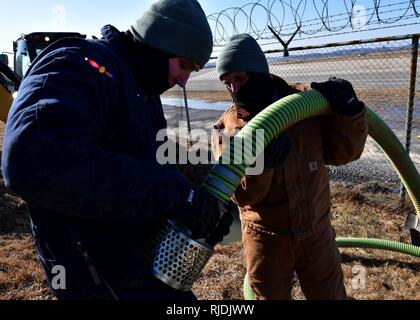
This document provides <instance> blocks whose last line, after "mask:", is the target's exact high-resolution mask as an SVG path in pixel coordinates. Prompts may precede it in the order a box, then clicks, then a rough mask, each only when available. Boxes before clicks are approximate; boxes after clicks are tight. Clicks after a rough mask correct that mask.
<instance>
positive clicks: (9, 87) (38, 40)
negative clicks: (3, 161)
mask: <svg viewBox="0 0 420 320" xmlns="http://www.w3.org/2000/svg"><path fill="white" fill-rule="evenodd" d="M67 37H77V38H86V36H85V35H82V34H80V33H76V32H34V33H31V34H28V35H22V36H21V37H20V38H19V39H17V40H16V41H14V42H13V53H14V70H12V69H10V68H9V66H8V62H9V61H8V57H7V55H0V121H2V122H4V123H5V122H6V121H7V115H8V113H9V110H10V107H11V105H12V103H13V94H14V93H15V92H17V90H18V89H19V86H20V82H21V80H22V78H23V77H24V76H25V74H26V72H27V71H28V69H29V67H30V66H31V64H32V62H33V61H34V60H35V58H36V57H37V56H38V55H39V54H40V53H41V51H42V50H44V49H45V48H46V47H48V46H49V45H50V44H52V43H54V42H55V41H57V40H59V39H62V38H67Z"/></svg>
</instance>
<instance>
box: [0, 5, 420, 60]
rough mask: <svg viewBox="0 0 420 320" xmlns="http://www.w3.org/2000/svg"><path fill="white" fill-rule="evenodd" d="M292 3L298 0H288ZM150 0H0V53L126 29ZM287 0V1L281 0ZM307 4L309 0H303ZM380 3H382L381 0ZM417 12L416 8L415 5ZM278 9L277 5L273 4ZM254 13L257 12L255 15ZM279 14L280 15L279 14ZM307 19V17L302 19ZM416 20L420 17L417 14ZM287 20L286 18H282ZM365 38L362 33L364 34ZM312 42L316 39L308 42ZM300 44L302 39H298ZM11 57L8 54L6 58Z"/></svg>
mask: <svg viewBox="0 0 420 320" xmlns="http://www.w3.org/2000/svg"><path fill="white" fill-rule="evenodd" d="M256 1H257V0H254V1H251V0H199V2H200V3H201V5H202V7H203V9H204V11H205V12H206V14H207V15H210V14H211V13H215V12H219V11H221V10H223V9H226V8H229V7H236V6H242V5H244V4H247V3H250V2H256ZM260 1H261V3H264V4H265V3H267V1H269V0H260ZM291 1H292V2H293V3H295V2H299V1H300V0H291ZM401 1H403V0H388V1H386V3H385V4H390V3H400V2H401ZM153 2H154V0H120V1H103V0H101V1H99V0H90V1H86V0H38V1H30V0H14V1H10V0H7V1H6V0H0V8H2V10H1V13H2V17H1V19H0V53H1V52H3V51H6V52H12V50H13V49H12V42H13V41H14V40H16V39H17V38H19V36H20V35H21V34H23V33H26V34H28V33H31V32H36V31H53V32H54V31H55V32H57V31H66V32H79V33H82V34H86V35H88V37H90V36H91V35H96V36H98V35H99V31H100V29H101V27H102V26H104V25H106V24H112V25H114V26H115V27H117V28H118V29H120V30H126V29H128V28H129V26H130V25H131V24H132V23H134V22H135V21H136V19H137V18H138V17H139V16H140V15H141V13H142V12H143V11H144V10H145V9H146V8H148V7H149V6H150V4H151V3H153ZM285 2H288V1H285ZM307 3H308V7H309V5H310V3H312V0H311V1H309V0H308V1H307ZM357 3H358V4H365V5H366V6H367V7H372V3H373V0H357ZM381 3H384V2H383V1H382V2H381ZM417 9H418V11H419V12H420V10H419V8H417ZM276 10H278V11H280V10H281V6H279V5H278V6H276ZM343 10H344V5H343V1H337V0H330V2H329V13H330V15H331V14H334V13H335V12H340V13H342V12H343ZM314 14H315V13H314V10H307V17H311V15H314ZM256 16H257V17H258V15H256ZM279 16H280V15H279ZM306 20H307V19H306ZM418 20H419V21H420V18H418ZM286 23H290V21H286ZM418 30H419V25H416V26H407V27H403V28H399V29H384V30H378V31H375V32H370V33H369V34H368V35H367V37H380V36H388V35H397V34H408V33H415V32H419V31H418ZM357 36H358V35H356V36H353V37H352V38H350V36H349V37H340V38H336V39H331V40H317V41H318V43H319V41H329V42H333V41H337V40H338V41H347V40H354V37H356V38H357ZM364 37H365V38H366V35H364ZM310 44H316V43H310ZM298 45H302V43H298ZM11 58H12V57H10V60H12V59H11Z"/></svg>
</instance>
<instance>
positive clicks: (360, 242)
mask: <svg viewBox="0 0 420 320" xmlns="http://www.w3.org/2000/svg"><path fill="white" fill-rule="evenodd" d="M336 241H337V245H338V247H339V248H367V249H379V250H387V251H393V252H399V253H404V254H408V255H411V256H413V257H420V247H417V246H414V245H412V244H407V243H401V242H395V241H388V240H379V239H358V238H337V239H336Z"/></svg>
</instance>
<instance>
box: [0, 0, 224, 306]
mask: <svg viewBox="0 0 420 320" xmlns="http://www.w3.org/2000/svg"><path fill="white" fill-rule="evenodd" d="M102 35H103V38H101V39H99V40H83V39H76V38H74V39H73V38H67V39H62V40H59V41H58V42H56V43H54V44H53V45H51V46H50V47H49V48H47V49H46V50H45V51H43V52H42V53H41V54H40V56H39V57H38V58H37V59H36V60H35V61H34V63H33V64H32V67H31V68H30V70H29V71H28V73H27V75H26V77H25V79H24V80H23V82H22V85H21V87H20V91H19V96H18V97H17V99H16V100H15V102H14V104H13V106H12V109H11V112H10V115H9V118H8V123H7V127H6V133H5V140H4V147H3V158H2V171H3V175H4V179H5V182H6V186H7V187H8V188H9V189H11V190H12V191H14V192H15V193H17V194H18V195H19V196H21V197H22V198H23V199H24V200H25V201H26V202H27V204H28V208H29V214H30V217H31V220H32V227H33V228H32V229H33V236H34V240H35V244H36V249H37V252H38V255H39V258H40V260H41V263H42V266H43V269H44V271H45V274H46V277H47V279H48V282H49V285H50V289H51V290H52V292H53V293H54V294H55V295H56V296H57V297H58V298H59V299H177V300H178V299H179V300H194V299H195V297H194V295H193V294H192V293H191V292H187V293H182V292H179V291H176V290H174V289H172V288H170V287H168V286H166V285H165V284H163V283H162V282H160V281H159V280H157V279H156V278H155V277H153V275H152V273H151V268H150V266H149V264H148V263H147V262H146V261H145V259H144V258H143V255H142V250H141V249H142V246H143V245H144V243H145V241H146V240H147V239H148V238H149V237H150V236H151V235H153V232H155V229H156V227H157V226H158V225H159V223H160V222H161V221H164V220H165V219H169V218H173V219H177V220H178V221H180V222H183V223H184V224H186V225H187V226H188V227H189V228H190V229H191V230H192V232H193V236H194V237H195V238H204V237H206V236H209V235H210V237H213V240H214V239H217V240H218V241H219V240H221V238H222V237H223V236H224V235H226V233H227V232H228V229H229V226H230V224H231V221H230V219H229V218H226V217H229V212H228V213H226V214H224V216H223V218H222V221H224V223H223V224H222V223H219V222H220V219H219V218H220V216H221V213H223V212H226V210H227V208H226V206H225V205H224V204H222V203H221V202H220V201H219V200H217V199H216V198H215V197H213V196H212V195H210V194H208V193H206V192H205V191H204V190H202V189H199V188H198V189H197V188H195V187H194V186H193V185H191V184H190V183H189V182H188V181H187V180H186V179H185V178H184V177H183V176H182V175H180V174H179V173H178V172H176V171H174V170H173V169H171V168H169V167H166V166H161V165H159V164H158V163H157V161H156V150H157V148H158V147H159V145H158V144H157V142H156V134H157V132H158V131H159V130H161V129H164V128H166V120H165V118H164V115H163V110H162V105H161V101H160V98H159V95H160V94H162V93H163V92H165V91H166V90H168V89H169V88H171V87H173V86H174V85H176V84H178V85H181V86H184V85H185V83H186V82H187V80H188V77H189V75H190V73H191V72H192V71H198V70H199V69H201V68H202V67H203V66H204V64H205V63H206V62H207V61H208V60H209V58H210V54H211V52H212V34H211V30H210V27H209V25H208V22H207V19H206V16H205V14H204V12H203V10H202V8H201V6H200V5H199V3H198V2H197V1H196V0H161V1H158V2H156V3H155V4H153V5H152V6H151V8H150V9H149V10H147V11H146V12H145V13H144V14H143V15H142V16H141V17H140V18H139V19H138V20H137V22H136V23H135V24H134V25H133V26H132V27H131V29H130V31H127V32H120V31H118V30H117V29H116V28H115V27H113V26H110V25H108V26H105V27H104V28H103V29H102ZM216 226H217V227H216ZM57 266H60V267H64V269H65V276H66V278H65V286H64V288H63V287H62V286H59V288H57V286H55V285H54V276H55V273H54V272H55V270H57V269H56V267H57Z"/></svg>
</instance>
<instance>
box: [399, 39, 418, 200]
mask: <svg viewBox="0 0 420 320" xmlns="http://www.w3.org/2000/svg"><path fill="white" fill-rule="evenodd" d="M418 52H419V35H418V34H417V35H413V37H412V46H411V68H410V83H409V89H408V105H407V116H406V123H405V132H406V135H405V149H406V150H407V152H408V153H410V148H411V133H412V130H413V109H414V98H415V95H416V79H417V59H418ZM405 198H406V190H405V188H404V185H403V183H401V188H400V204H401V205H402V204H404V202H405Z"/></svg>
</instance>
